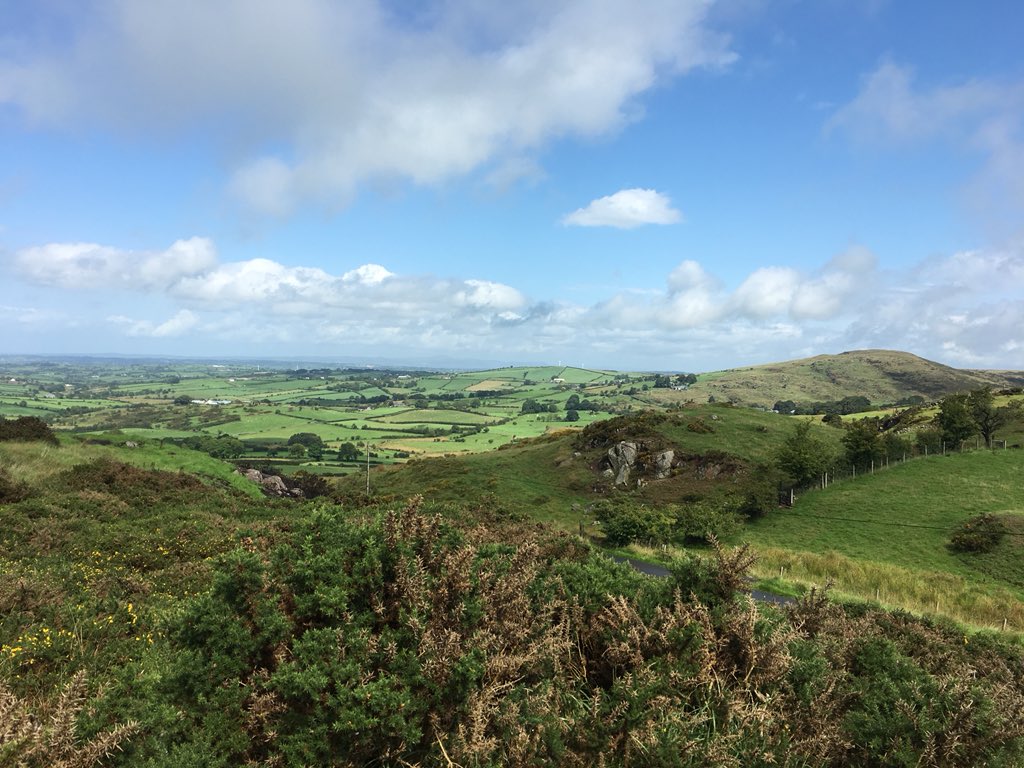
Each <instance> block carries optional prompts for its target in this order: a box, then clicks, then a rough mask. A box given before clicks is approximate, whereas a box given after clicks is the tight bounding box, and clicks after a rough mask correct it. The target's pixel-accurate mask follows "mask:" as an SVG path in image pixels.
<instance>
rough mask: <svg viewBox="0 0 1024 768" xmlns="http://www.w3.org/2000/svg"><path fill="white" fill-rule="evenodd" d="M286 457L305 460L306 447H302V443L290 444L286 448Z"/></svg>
mask: <svg viewBox="0 0 1024 768" xmlns="http://www.w3.org/2000/svg"><path fill="white" fill-rule="evenodd" d="M288 457H289V458H291V459H304V458H306V446H304V445H303V444H302V443H292V444H291V445H290V446H289V447H288Z"/></svg>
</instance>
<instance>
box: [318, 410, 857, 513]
mask: <svg viewBox="0 0 1024 768" xmlns="http://www.w3.org/2000/svg"><path fill="white" fill-rule="evenodd" d="M813 429H814V431H815V434H817V435H818V436H819V437H820V439H822V440H824V441H826V442H827V443H829V444H835V445H836V446H838V441H839V438H840V433H839V431H838V430H835V429H832V428H830V427H823V426H818V425H815V426H814V427H813ZM792 430H793V421H792V420H791V419H790V418H789V417H786V416H780V415H778V414H774V413H764V412H761V411H756V410H752V409H747V408H734V407H731V406H729V405H727V404H713V405H708V404H702V405H696V404H691V405H688V406H687V407H685V408H683V409H681V410H678V411H675V412H672V413H658V412H653V411H649V412H645V413H638V414H633V415H629V416H622V417H618V418H614V419H608V420H605V421H601V422H596V423H594V424H591V425H589V426H587V427H586V428H584V429H582V430H573V429H563V430H561V431H560V432H555V433H552V434H549V435H544V436H541V437H537V438H534V439H530V440H520V441H517V442H516V443H513V444H511V445H508V446H504V447H503V448H502V449H501V450H497V451H490V452H487V453H478V454H472V455H465V456H447V457H444V458H441V457H438V458H425V459H417V460H414V461H412V462H409V463H408V464H405V465H398V466H390V467H381V468H378V469H374V470H373V471H372V472H371V473H370V484H371V490H372V494H373V496H374V497H377V498H380V497H385V498H387V497H393V498H396V499H402V498H408V497H409V496H412V495H414V494H422V495H423V496H424V498H425V499H427V500H428V501H440V502H454V503H463V504H466V503H468V504H479V503H484V502H486V503H498V504H500V505H501V506H502V507H503V508H505V509H508V510H510V511H515V512H519V513H526V514H529V515H530V516H531V517H533V518H535V519H541V520H544V521H547V522H551V523H554V524H556V525H558V526H560V527H564V528H566V529H568V530H576V529H577V527H578V525H579V523H580V522H581V521H582V520H583V519H584V518H587V516H586V514H585V513H584V512H583V509H584V508H586V507H587V506H589V505H590V504H592V503H594V502H596V501H600V500H602V499H608V498H610V497H612V496H615V495H616V494H618V495H620V496H621V495H628V496H629V497H630V498H633V499H636V500H637V501H638V502H640V503H643V504H651V505H658V504H670V503H677V502H679V501H681V500H684V499H689V500H696V499H703V498H708V499H717V500H723V501H724V500H725V499H726V498H734V499H739V498H742V497H745V496H746V495H748V494H750V493H753V492H755V491H757V490H759V489H760V490H761V491H764V490H765V489H767V492H768V494H769V496H774V493H775V490H776V489H775V482H776V478H775V477H774V475H773V473H772V471H771V469H770V468H769V465H770V464H771V462H772V458H773V456H774V451H775V447H776V446H777V445H778V443H779V442H780V441H781V440H783V439H784V438H785V437H786V436H788V435H789V434H791V432H792ZM624 441H625V442H631V443H633V444H635V445H636V446H637V449H638V455H637V457H636V463H637V467H636V469H635V470H634V471H633V472H632V474H631V476H630V478H629V480H628V482H626V483H623V484H620V485H619V486H618V487H617V486H616V484H615V482H614V478H610V477H608V476H606V474H605V472H606V470H607V469H608V468H609V465H610V463H611V462H610V460H609V457H608V452H609V450H610V449H612V448H613V447H614V446H616V445H618V444H619V443H621V442H624ZM666 451H672V457H671V459H670V460H668V463H669V464H671V467H670V468H667V467H668V465H667V464H666V465H665V467H666V471H665V472H664V473H663V474H664V475H665V476H664V477H661V478H654V477H653V475H654V474H656V469H655V468H654V464H655V461H654V458H655V457H656V456H657V455H659V454H661V455H664V454H665V452H666ZM663 461H664V460H663ZM338 483H339V485H338V487H339V489H340V493H341V494H342V495H343V496H346V497H348V498H350V499H355V498H358V497H361V496H364V495H365V483H366V476H365V474H363V475H361V476H359V475H352V476H349V477H346V478H342V479H340V480H339V481H338ZM616 488H617V490H616ZM587 519H592V516H591V518H587Z"/></svg>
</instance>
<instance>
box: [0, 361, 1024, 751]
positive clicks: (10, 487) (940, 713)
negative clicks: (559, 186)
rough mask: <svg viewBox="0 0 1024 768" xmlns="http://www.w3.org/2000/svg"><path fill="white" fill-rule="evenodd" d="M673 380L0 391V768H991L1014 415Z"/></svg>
mask: <svg viewBox="0 0 1024 768" xmlns="http://www.w3.org/2000/svg"><path fill="white" fill-rule="evenodd" d="M840 357H841V356H840ZM833 375H835V373H834V372H833ZM93 377H96V378H93ZM719 378H725V377H719ZM555 379H560V380H561V381H555ZM701 379H702V376H689V375H679V376H671V377H670V376H666V375H662V374H656V375H652V376H646V375H643V374H630V375H626V374H614V373H610V372H594V371H582V370H580V369H565V368H548V369H527V370H524V369H497V370H494V371H487V372H481V373H477V374H438V373H431V372H425V371H418V372H408V373H406V372H381V371H370V372H368V371H365V370H363V371H350V372H339V371H336V370H329V369H300V370H298V371H296V370H292V371H288V372H283V371H274V372H270V373H264V372H263V371H259V372H258V373H257V372H252V371H245V372H243V371H238V370H229V369H218V370H217V371H216V372H215V373H213V374H211V371H210V370H209V368H208V367H207V368H206V369H205V370H196V369H192V370H190V369H188V368H187V367H181V368H179V369H177V370H176V371H170V370H168V369H166V368H162V369H153V370H149V371H145V372H143V373H140V372H139V371H138V370H136V369H135V368H134V367H131V366H128V367H125V368H110V369H90V368H88V367H85V368H81V369H79V368H74V367H73V366H72V367H65V368H61V367H60V366H51V367H39V368H37V369H31V370H30V369H29V368H25V367H23V368H19V369H17V370H14V369H12V370H10V371H6V370H5V371H4V376H3V381H5V382H7V383H6V384H0V413H5V414H6V415H7V416H8V417H10V418H8V419H0V437H4V436H6V439H0V538H2V541H0V573H2V576H3V579H2V582H0V584H2V586H0V712H3V713H4V717H3V718H0V765H5V764H7V763H11V764H24V765H92V764H95V763H96V762H97V761H99V760H102V764H105V765H143V766H154V767H155V766H171V765H174V766H180V765H204V766H205V765H211V766H216V765H223V766H228V765H245V764H248V765H264V766H271V765H296V766H297V765H310V764H318V765H320V764H322V765H367V764H408V765H444V766H449V765H453V764H458V765H464V766H469V765H537V764H551V763H558V764H566V765H594V764H602V763H603V764H606V765H681V766H685V765H693V766H696V765H744V766H746V765H791V766H798V765H799V766H809V765H813V766H843V765H885V766H890V765H891V766H904V765H907V766H909V765H935V766H938V765H952V766H955V765H965V766H966V765H993V766H998V765H1004V766H1013V765H1019V764H1021V762H1022V761H1024V682H1022V680H1024V646H1022V644H1021V641H1020V634H1019V632H1020V631H1021V630H1022V629H1024V607H1022V606H1024V600H1022V598H1024V573H1022V572H1021V571H1020V563H1021V562H1024V560H1022V559H1021V558H1020V554H1021V549H1020V548H1021V546H1024V535H1022V534H1024V526H1022V525H1021V520H1024V515H1022V514H1021V511H1022V510H1024V497H1021V492H1020V488H1019V483H1016V477H1018V476H1019V473H1020V471H1021V469H1022V466H1021V465H1022V463H1024V458H1022V453H1024V452H1022V451H1019V450H1014V449H1013V446H1014V445H1017V444H1019V443H1020V442H1021V435H1022V430H1024V425H1022V424H1021V412H1020V406H1019V403H1020V401H1021V398H1020V395H1019V394H1018V393H1015V390H1013V389H1012V387H1009V386H1004V387H1003V388H1002V389H996V390H993V389H992V388H991V386H990V384H991V383H992V382H983V383H980V384H979V383H978V381H977V379H976V378H972V379H971V381H972V386H970V387H964V388H961V389H958V390H949V391H946V392H944V393H943V394H942V396H941V397H939V398H937V399H935V400H934V401H933V402H927V403H923V404H922V403H918V402H917V401H916V400H914V401H913V402H911V401H909V400H905V401H904V404H903V405H899V406H895V407H891V408H889V409H888V410H882V411H879V410H876V411H872V412H867V413H863V412H860V413H853V414H851V413H838V412H834V413H829V414H826V418H824V419H810V418H807V417H801V416H794V415H780V414H778V413H772V412H770V411H767V410H758V409H748V408H742V407H738V406H737V405H735V404H732V403H730V402H728V400H727V399H726V400H725V401H717V402H714V403H708V402H706V400H707V399H708V398H704V397H701V396H700V395H698V394H697V393H695V388H696V387H697V386H698V385H699V383H700V381H701ZM11 380H13V382H12V381H11ZM115 385H116V386H115ZM862 392H867V390H862ZM44 393H45V394H44ZM46 395H53V397H47V396H46ZM382 395H383V396H384V397H383V399H378V398H381V396H382ZM186 396H187V397H188V402H187V403H185V402H175V401H176V400H179V399H182V400H183V399H184V397H186ZM335 396H337V397H338V398H339V399H332V398H334V397H335ZM857 396H859V395H858V393H857V392H855V391H852V392H851V391H846V392H844V393H842V394H841V396H839V397H837V398H834V399H835V400H836V401H842V400H844V399H846V402H847V403H850V402H852V401H851V400H850V399H849V398H855V397H857ZM902 396H903V397H904V398H910V397H912V396H914V395H913V393H911V394H907V393H906V392H904V393H903V395H902ZM371 399H373V402H370V400H371ZM864 399H865V400H870V398H868V397H866V396H865V397H864ZM897 399H898V398H896V399H893V400H892V401H891V402H892V403H896V400H897ZM193 400H199V401H201V402H199V403H195V402H193ZM217 400H232V402H231V403H230V404H222V405H208V404H207V403H208V401H217ZM716 400H718V399H717V398H716ZM858 403H859V404H860V405H861V406H863V405H865V404H864V403H860V401H858ZM867 405H868V406H870V407H872V408H873V407H875V406H874V405H871V403H870V402H869V403H867ZM845 410H850V409H848V408H847V409H845ZM569 414H575V416H576V419H578V420H573V419H572V418H571V417H570V416H569ZM143 423H145V426H142V424H143ZM424 429H428V430H431V432H429V433H428V432H423V431H421V430H424ZM435 430H441V431H440V432H438V431H435ZM239 446H241V449H240V450H239ZM496 449H500V450H496ZM972 449H973V450H972ZM228 461H235V462H238V463H240V464H242V465H243V466H255V465H258V466H260V467H261V468H262V469H263V470H265V471H267V472H269V473H278V474H281V475H283V476H284V478H283V480H282V482H283V483H285V486H286V487H287V488H289V489H290V490H295V489H297V490H298V491H299V493H289V494H288V495H287V497H283V498H278V497H268V496H266V495H265V494H264V493H262V492H261V490H260V486H259V485H257V484H254V483H253V482H251V481H250V480H248V479H246V478H245V477H243V476H242V475H240V474H238V473H237V472H234V471H233V470H234V467H233V466H232V465H231V464H229V463H227V462H228ZM338 472H340V473H341V476H340V477H337V478H332V477H331V475H332V474H335V473H338ZM854 478H856V479H854ZM285 481H286V482H285ZM790 490H792V491H793V493H792V495H790V493H789V492H790ZM790 499H795V504H794V505H793V506H792V507H790V506H787V504H788V502H789V500H790ZM410 500H411V501H410ZM608 546H614V547H616V548H617V551H619V552H621V553H624V554H629V555H630V556H632V557H642V558H647V559H657V560H660V561H661V562H662V563H663V564H664V565H665V567H666V571H667V573H668V574H669V575H668V576H667V577H666V578H661V579H654V578H650V577H647V576H644V575H642V574H639V573H636V572H634V571H632V570H631V569H630V568H629V567H627V566H625V565H620V564H618V563H615V562H613V561H611V560H610V559H609V558H608V557H607V556H606V552H605V550H604V548H605V547H608ZM752 577H757V578H759V579H760V584H761V586H768V587H770V588H771V589H773V590H775V591H777V592H782V593H788V594H792V595H794V596H795V597H796V600H795V602H793V603H791V604H790V605H788V606H774V605H768V604H755V603H753V602H752V601H751V600H750V598H749V596H747V594H746V592H747V590H749V588H750V586H751V581H750V579H751V578H752ZM780 577H781V578H780ZM826 585H829V586H827V587H826ZM524 617H530V620H529V621H524V620H523V618H524ZM5 761H6V762H5ZM19 761H20V762H19Z"/></svg>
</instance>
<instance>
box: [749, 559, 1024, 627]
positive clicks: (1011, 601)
mask: <svg viewBox="0 0 1024 768" xmlns="http://www.w3.org/2000/svg"><path fill="white" fill-rule="evenodd" d="M753 550H754V552H755V553H756V554H757V556H758V561H757V563H756V564H755V565H754V568H753V573H754V574H755V575H757V576H760V577H762V579H765V580H775V581H777V582H778V584H777V585H776V586H775V587H773V586H771V585H770V583H769V582H768V581H764V582H763V583H764V585H765V586H764V587H763V588H765V589H767V590H769V591H776V592H779V593H781V594H792V593H799V592H801V591H804V590H803V589H800V588H797V589H793V586H794V585H797V586H798V587H806V586H810V585H814V586H818V587H821V586H824V585H825V584H828V583H831V584H832V585H833V593H834V594H835V596H836V597H838V598H841V599H851V598H852V599H855V600H860V601H868V602H877V603H879V604H880V605H882V606H883V607H885V608H889V609H900V610H905V611H910V612H911V613H916V614H918V615H936V616H945V617H947V618H951V619H953V620H954V621H956V622H958V623H960V624H965V625H970V626H973V627H977V628H981V629H1002V627H1003V620H1004V619H1005V620H1006V622H1007V623H1006V628H1007V629H1008V630H1009V631H1013V632H1018V633H1024V602H1022V600H1021V595H1020V594H1019V593H1018V592H1016V591H1014V590H1011V589H1006V588H1003V587H1000V586H998V585H995V584H991V583H987V584H986V583H979V582H977V581H974V580H972V579H969V578H965V577H964V576H961V575H958V574H954V573H948V572H943V571H932V570H918V569H913V568H903V567H900V566H898V565H894V564H892V563H879V562H872V561H869V560H862V559H859V558H854V557H849V556H846V555H841V554H839V553H838V552H835V551H831V552H825V553H813V552H795V551H792V550H788V549H779V548H776V547H763V546H759V545H754V546H753ZM780 573H781V574H782V576H780Z"/></svg>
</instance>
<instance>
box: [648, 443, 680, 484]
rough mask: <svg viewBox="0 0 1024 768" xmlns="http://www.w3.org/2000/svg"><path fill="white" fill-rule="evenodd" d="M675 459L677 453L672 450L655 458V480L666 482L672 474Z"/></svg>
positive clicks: (663, 452)
mask: <svg viewBox="0 0 1024 768" xmlns="http://www.w3.org/2000/svg"><path fill="white" fill-rule="evenodd" d="M675 458H676V452H675V451H672V450H668V451H662V452H661V453H659V454H658V455H656V456H655V457H654V468H653V476H654V479H655V480H664V479H665V478H666V477H668V476H669V475H671V474H672V466H673V462H674V461H675Z"/></svg>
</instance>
